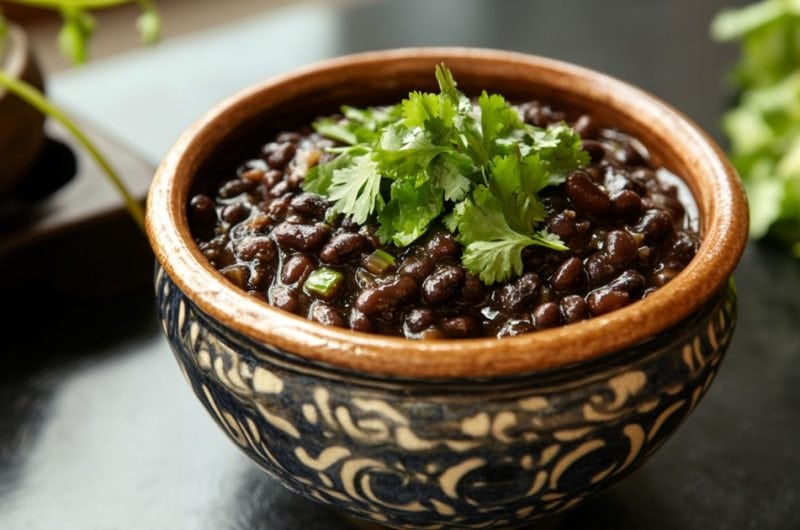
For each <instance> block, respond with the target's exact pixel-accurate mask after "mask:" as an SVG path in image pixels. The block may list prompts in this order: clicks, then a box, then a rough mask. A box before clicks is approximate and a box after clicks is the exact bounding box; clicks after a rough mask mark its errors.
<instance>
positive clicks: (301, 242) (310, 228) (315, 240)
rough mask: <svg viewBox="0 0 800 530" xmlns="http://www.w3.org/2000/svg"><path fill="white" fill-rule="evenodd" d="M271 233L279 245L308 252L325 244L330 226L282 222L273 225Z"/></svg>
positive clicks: (329, 232)
mask: <svg viewBox="0 0 800 530" xmlns="http://www.w3.org/2000/svg"><path fill="white" fill-rule="evenodd" d="M272 234H273V235H274V236H275V240H276V241H277V242H278V244H279V245H280V246H282V247H287V248H293V249H295V250H302V251H305V252H308V251H311V250H316V249H318V248H320V247H321V246H322V245H323V244H325V242H326V241H327V240H328V238H329V237H330V234H331V228H330V227H329V226H328V225H326V224H323V223H317V224H315V225H303V224H292V223H287V222H283V223H281V224H279V225H278V226H276V227H275V229H274V230H273V231H272Z"/></svg>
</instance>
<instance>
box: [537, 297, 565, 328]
mask: <svg viewBox="0 0 800 530" xmlns="http://www.w3.org/2000/svg"><path fill="white" fill-rule="evenodd" d="M531 320H532V322H533V327H535V328H536V329H546V328H552V327H555V326H557V325H558V324H559V323H560V320H561V314H560V312H559V309H558V304H556V303H555V302H545V303H543V304H539V305H538V306H536V309H534V310H533V313H532V314H531Z"/></svg>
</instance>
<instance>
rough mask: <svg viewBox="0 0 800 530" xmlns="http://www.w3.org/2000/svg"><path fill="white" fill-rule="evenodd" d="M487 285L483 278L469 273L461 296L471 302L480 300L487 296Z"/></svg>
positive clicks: (465, 278)
mask: <svg viewBox="0 0 800 530" xmlns="http://www.w3.org/2000/svg"><path fill="white" fill-rule="evenodd" d="M486 291H487V287H486V285H484V283H483V282H482V281H481V279H480V278H479V277H477V276H475V275H474V274H470V273H467V275H466V276H465V277H464V289H463V290H462V291H461V298H463V299H464V300H468V301H470V302H478V301H480V300H483V299H484V298H485V297H486Z"/></svg>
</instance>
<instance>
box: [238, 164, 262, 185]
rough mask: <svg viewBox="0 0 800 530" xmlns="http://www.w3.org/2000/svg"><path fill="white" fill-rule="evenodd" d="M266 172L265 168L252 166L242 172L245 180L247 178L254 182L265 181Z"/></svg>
mask: <svg viewBox="0 0 800 530" xmlns="http://www.w3.org/2000/svg"><path fill="white" fill-rule="evenodd" d="M264 175H265V172H264V170H263V169H260V168H250V169H248V170H246V171H243V172H242V174H241V178H242V179H243V180H247V181H250V182H253V183H255V184H261V183H262V182H263V181H264Z"/></svg>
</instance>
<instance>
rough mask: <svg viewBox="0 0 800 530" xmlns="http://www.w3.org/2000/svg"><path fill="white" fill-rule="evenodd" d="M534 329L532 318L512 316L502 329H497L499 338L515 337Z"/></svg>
mask: <svg viewBox="0 0 800 530" xmlns="http://www.w3.org/2000/svg"><path fill="white" fill-rule="evenodd" d="M533 330H534V327H533V324H531V322H530V320H523V319H518V318H512V319H509V320H507V321H506V322H505V323H504V324H503V325H502V326H501V327H500V329H498V330H497V338H498V339H500V338H503V337H514V336H516V335H521V334H523V333H527V332H529V331H533Z"/></svg>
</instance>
